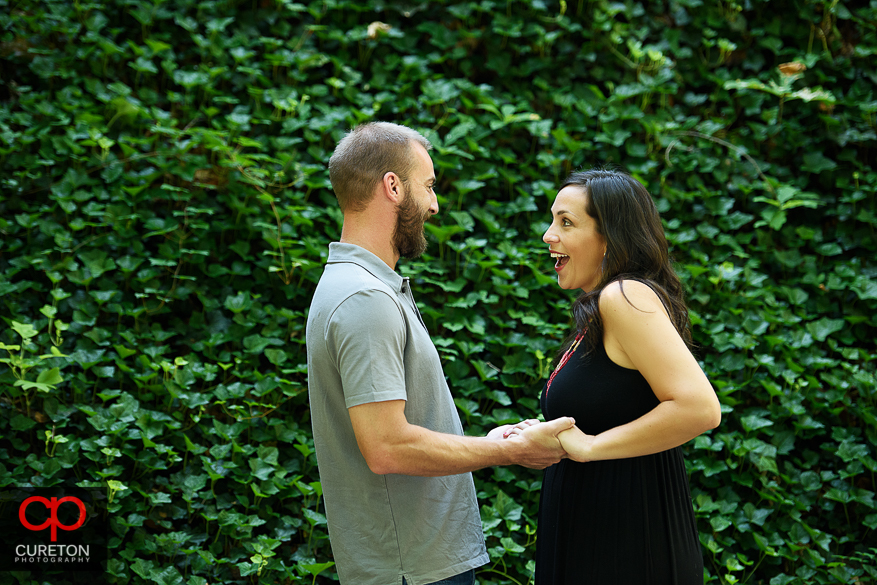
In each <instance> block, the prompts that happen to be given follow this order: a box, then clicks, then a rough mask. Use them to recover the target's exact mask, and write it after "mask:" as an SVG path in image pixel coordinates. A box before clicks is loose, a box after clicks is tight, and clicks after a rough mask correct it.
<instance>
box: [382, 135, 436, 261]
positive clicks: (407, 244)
mask: <svg viewBox="0 0 877 585" xmlns="http://www.w3.org/2000/svg"><path fill="white" fill-rule="evenodd" d="M412 150H413V151H414V155H415V158H416V164H415V167H414V171H413V172H412V173H411V176H410V177H409V178H408V181H406V182H405V183H404V184H403V189H404V191H405V194H404V197H403V198H402V202H401V203H399V204H398V205H397V206H396V210H397V215H396V231H395V232H394V234H393V245H395V246H396V250H398V252H399V255H400V256H402V257H403V258H417V257H418V256H420V255H421V254H423V252H424V251H425V250H426V236H425V235H424V233H423V225H424V224H425V223H426V221H427V220H428V219H429V218H430V216H431V215H433V214H435V213H438V200H437V199H436V195H435V191H434V190H433V187H434V185H435V171H434V170H433V166H432V159H431V158H430V157H429V153H427V152H426V149H425V148H423V147H422V146H421V145H419V144H417V143H415V144H414V145H413V146H412Z"/></svg>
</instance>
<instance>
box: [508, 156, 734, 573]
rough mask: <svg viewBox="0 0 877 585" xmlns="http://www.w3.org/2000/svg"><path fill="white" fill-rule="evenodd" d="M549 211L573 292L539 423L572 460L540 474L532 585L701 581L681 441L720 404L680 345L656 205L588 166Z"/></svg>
mask: <svg viewBox="0 0 877 585" xmlns="http://www.w3.org/2000/svg"><path fill="white" fill-rule="evenodd" d="M551 213H552V223H551V226H550V227H549V228H548V231H546V232H545V235H544V236H543V237H542V239H543V241H544V242H545V243H546V244H548V246H549V248H550V250H549V251H550V253H551V257H552V258H553V259H555V266H554V269H555V271H556V272H557V282H558V284H559V285H560V287H561V288H564V289H581V290H582V293H581V294H580V295H579V297H578V298H577V299H576V300H575V302H574V303H573V305H572V314H573V317H574V320H575V326H576V330H575V331H574V332H573V333H572V334H571V335H570V337H569V339H567V340H566V342H565V344H564V345H563V347H562V349H561V350H560V352H558V358H557V359H556V361H555V363H556V364H557V365H556V368H555V370H554V372H553V373H552V374H551V378H550V379H549V381H548V384H547V385H546V387H545V389H544V390H543V392H542V398H541V404H542V412H543V414H544V417H545V419H546V420H552V419H555V418H557V417H560V416H571V417H573V418H574V419H575V421H576V426H575V427H573V428H571V429H569V430H567V431H564V432H562V433H560V434H559V435H558V439H559V440H560V442H561V444H562V445H563V448H564V449H565V450H566V451H567V453H568V456H569V458H568V459H565V460H564V461H561V462H560V463H559V464H557V465H554V466H552V467H550V468H548V469H546V470H545V475H544V481H543V487H542V493H541V499H540V504H539V521H538V528H537V530H538V536H537V541H536V542H537V545H536V547H537V549H536V583H537V585H560V584H575V585H582V584H587V585H613V584H617V585H631V584H637V585H654V584H667V585H669V584H673V585H682V584H684V585H688V584H694V583H697V584H702V583H703V558H702V555H701V549H700V543H699V541H698V533H697V527H696V526H695V520H694V511H693V509H692V504H691V495H690V493H689V490H688V480H687V476H686V472H685V464H684V462H683V459H682V453H681V450H680V448H679V446H680V445H682V444H683V443H685V442H687V441H689V440H690V439H692V438H694V437H696V436H697V435H699V434H701V433H703V432H704V431H707V430H709V429H711V428H714V427H716V426H717V425H718V424H719V421H720V420H721V410H720V406H719V402H718V399H717V398H716V395H715V392H714V391H713V389H712V386H711V385H710V383H709V381H708V380H707V378H706V376H705V375H704V373H703V371H702V370H701V369H700V367H699V366H698V364H697V361H696V360H695V359H694V357H693V356H692V354H691V352H690V350H689V344H690V339H691V336H690V332H689V319H688V310H687V308H686V306H685V303H684V301H683V291H682V285H681V283H680V281H679V278H678V277H677V276H676V274H675V273H674V272H673V269H672V267H671V265H670V260H669V256H668V253H667V240H666V238H665V237H664V231H663V227H662V226H661V219H660V217H659V216H658V211H657V209H656V208H655V205H654V203H653V201H652V198H651V196H650V195H649V193H648V192H647V191H646V189H645V187H643V186H642V185H641V184H640V183H639V182H637V181H636V180H635V179H633V178H632V177H630V176H628V175H626V174H624V173H621V172H617V171H604V170H593V171H588V172H580V173H574V174H572V175H571V176H570V177H569V178H568V179H567V180H566V182H565V183H564V185H563V187H562V188H561V190H560V192H559V193H558V194H557V198H556V199H555V201H554V204H553V205H552V206H551ZM533 423H535V421H526V422H524V423H520V424H519V425H517V427H516V428H515V429H513V430H511V431H510V432H511V433H517V432H520V430H521V429H523V428H525V427H526V426H527V425H529V424H533Z"/></svg>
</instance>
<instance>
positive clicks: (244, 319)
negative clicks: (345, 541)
mask: <svg viewBox="0 0 877 585" xmlns="http://www.w3.org/2000/svg"><path fill="white" fill-rule="evenodd" d="M875 54H877V2H875V0H870V2H868V1H860V2H851V1H839V0H830V1H820V0H776V1H763V0H740V1H738V0H729V1H725V2H716V3H713V2H708V3H704V2H702V1H701V0H668V1H666V2H648V3H645V2H643V3H639V2H634V1H632V0H627V1H624V2H609V1H606V0H593V1H584V0H571V1H563V0H561V1H560V2H559V3H556V2H554V1H546V0H528V1H521V2H500V1H497V0H469V1H465V0H462V1H458V0H445V1H441V2H426V1H422V2H418V1H404V2H403V1H401V0H371V1H370V2H368V3H365V2H355V1H353V0H303V1H302V2H301V3H297V2H292V1H290V0H252V1H250V0H247V1H234V0H227V1H220V0H201V1H199V0H175V1H163V0H155V1H154V2H150V1H148V0H106V1H104V2H88V1H77V2H70V1H68V0H55V1H52V0H42V1H36V0H0V59H2V63H0V65H2V66H0V236H2V237H0V317H2V319H3V322H2V323H0V343H2V345H0V358H2V359H0V362H2V363H0V412H2V416H0V489H4V490H8V489H11V488H12V487H15V486H27V485H32V486H37V487H45V486H59V485H63V486H73V485H77V486H86V487H98V488H101V489H103V490H106V494H107V497H106V500H105V501H103V504H102V505H103V506H104V508H103V510H102V512H101V513H102V514H104V515H105V516H106V517H107V518H108V519H109V522H110V528H111V530H110V537H111V538H110V555H109V561H108V565H107V572H106V574H105V575H104V576H101V577H100V579H105V580H106V582H108V583H135V584H136V583H160V584H164V585H178V584H183V583H184V584H187V585H205V584H207V583H315V582H316V583H329V582H332V581H334V580H335V579H336V576H335V572H334V569H333V565H332V557H331V551H330V548H329V543H328V539H327V534H326V522H325V517H324V515H323V512H324V509H323V507H322V502H321V490H320V483H319V477H318V474H317V470H316V460H315V457H314V453H313V440H312V437H311V430H310V422H309V417H308V408H307V393H306V380H307V372H306V367H305V361H306V360H305V346H304V341H305V340H304V328H305V319H306V312H307V307H308V305H309V302H310V297H311V294H312V291H313V289H314V286H315V284H316V282H317V280H318V279H319V276H320V274H321V266H322V264H323V262H324V261H325V259H326V256H327V252H328V242H330V241H332V240H334V239H337V238H338V235H339V228H340V219H341V216H340V212H339V210H338V207H337V203H336V202H335V200H334V197H333V195H332V192H331V188H330V185H329V181H328V173H327V169H326V163H327V161H328V158H329V156H330V154H331V152H332V149H333V148H334V146H335V144H336V142H337V141H338V140H339V139H340V138H341V136H342V135H343V134H344V132H345V131H346V130H348V129H349V128H350V127H351V126H352V125H355V124H357V123H360V122H363V121H367V120H373V119H381V120H390V121H395V122H399V123H404V124H407V125H410V126H412V127H414V128H417V129H419V130H420V131H422V132H423V133H424V134H425V135H427V136H428V137H429V138H430V140H431V141H432V142H433V144H434V145H435V150H434V151H433V159H434V161H435V166H436V171H437V175H438V189H437V190H438V193H439V202H440V207H441V211H440V214H439V216H438V217H437V220H436V221H434V222H433V223H430V224H428V225H427V228H428V232H429V236H430V239H431V242H430V247H429V250H428V253H427V254H426V255H424V256H423V257H422V258H421V259H418V260H416V261H407V262H406V261H403V262H402V263H401V264H400V272H402V273H403V274H404V275H406V276H411V277H412V280H413V282H414V284H415V288H416V291H417V295H418V299H419V302H420V306H421V310H422V313H423V315H424V318H425V320H426V322H427V324H428V326H429V329H430V332H431V334H432V336H433V339H434V342H435V344H436V346H437V347H438V348H439V351H440V353H441V355H442V358H443V360H444V368H445V372H446V374H447V376H448V379H449V381H450V385H451V388H452V391H453V393H454V396H455V399H456V402H457V406H458V407H459V410H460V413H461V416H462V418H463V421H464V426H465V428H466V429H467V432H468V433H470V434H481V433H484V432H486V430H488V429H489V428H491V427H493V426H495V425H497V424H501V423H505V422H509V421H516V420H519V419H521V418H523V417H532V416H534V415H536V414H537V410H538V404H537V396H538V393H539V391H540V389H541V386H542V384H543V381H544V379H545V378H546V377H547V370H548V367H549V361H550V356H552V355H553V353H554V351H555V350H556V348H557V346H558V344H559V342H560V340H561V338H562V337H563V336H564V334H565V332H566V331H567V327H568V326H569V315H568V312H567V309H568V306H569V303H570V300H571V298H572V297H571V296H570V295H569V293H566V292H564V291H561V290H559V289H558V288H557V286H556V284H555V280H556V279H555V276H554V274H553V271H552V268H551V260H550V259H549V258H548V256H547V254H546V253H545V246H544V245H543V244H542V242H541V239H540V238H541V234H542V233H543V231H544V230H545V228H546V227H547V225H548V219H549V213H548V208H549V206H550V202H551V200H552V197H553V196H554V194H555V193H556V190H557V187H558V182H559V181H560V180H562V178H563V177H564V176H565V175H566V174H567V173H568V172H569V171H571V170H575V169H579V168H582V167H587V166H591V165H600V164H607V163H611V164H617V165H622V166H623V167H625V168H627V169H629V170H630V171H631V172H632V173H633V174H634V175H635V176H636V177H638V178H639V179H640V180H641V181H642V182H643V183H644V184H645V185H646V186H647V187H648V188H649V189H650V191H651V192H652V194H653V195H654V197H655V200H656V202H657V204H658V206H659V209H660V210H661V212H662V214H663V218H664V222H665V228H666V231H667V234H668V237H669V241H670V243H671V248H672V250H671V252H672V254H673V256H674V258H675V260H676V262H677V269H678V272H679V274H680V276H681V277H682V279H683V281H684V283H685V285H686V287H687V290H688V299H689V302H690V308H691V313H692V319H693V322H694V335H695V340H696V342H697V343H698V346H699V349H698V357H699V359H700V360H701V363H702V365H703V367H704V369H705V370H706V372H707V374H708V375H709V377H710V379H711V380H712V382H713V384H714V386H715V388H716V390H717V392H718V394H719V395H720V397H721V401H722V405H723V413H724V418H723V422H722V424H721V426H720V427H719V428H717V429H715V430H714V431H712V432H710V433H707V434H706V435H704V436H701V437H699V438H697V439H696V440H695V441H693V442H691V443H690V444H688V445H687V446H686V452H687V463H688V466H689V470H690V481H691V488H692V493H693V496H694V506H695V510H696V514H697V521H698V527H699V530H700V538H701V542H702V544H703V550H704V557H705V561H706V563H705V564H706V570H707V573H708V575H707V579H708V582H709V583H720V584H725V583H738V582H746V583H752V584H763V585H766V584H770V585H785V584H788V583H874V582H875V581H877V560H875V556H877V548H875V547H877V537H875V528H877V510H875V508H877V503H875V500H874V491H875V470H877V461H875V443H877V418H875V379H874V370H875V367H874V366H875V357H877V349H875V336H877V317H875V315H877V260H875V258H877V255H875V252H877V238H875V225H877V206H875V190H877V170H875V168H874V165H875V145H877V126H875V124H877V95H875V84H877V57H875ZM540 477H541V476H540V474H539V473H537V472H532V471H529V470H525V469H522V468H517V467H514V468H496V469H487V470H483V471H480V472H478V473H476V482H477V487H478V491H479V498H480V504H481V509H482V518H483V522H484V529H485V533H486V535H487V539H488V547H489V549H490V555H491V559H492V562H491V564H490V565H488V566H486V567H484V568H483V569H482V570H481V571H480V572H479V574H478V579H479V582H480V583H482V585H488V584H511V583H517V584H521V585H523V584H525V583H528V582H530V581H532V575H533V561H532V558H533V551H534V546H535V543H534V526H535V516H536V504H537V502H538V495H539V482H540ZM7 576H11V582H13V583H21V584H32V583H41V584H42V583H51V584H52V585H63V584H64V583H68V582H74V581H75V580H76V575H75V574H74V573H67V574H59V575H42V574H38V573H36V572H33V573H29V572H21V573H9V574H8V575H7ZM4 578H5V577H4ZM91 582H92V583H95V582H99V580H96V579H92V580H91ZM543 585H544V584H543Z"/></svg>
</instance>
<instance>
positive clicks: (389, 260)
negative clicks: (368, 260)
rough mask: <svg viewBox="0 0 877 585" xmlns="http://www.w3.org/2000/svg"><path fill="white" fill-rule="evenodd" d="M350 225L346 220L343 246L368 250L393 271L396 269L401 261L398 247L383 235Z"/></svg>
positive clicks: (343, 230) (342, 239)
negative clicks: (351, 245)
mask: <svg viewBox="0 0 877 585" xmlns="http://www.w3.org/2000/svg"><path fill="white" fill-rule="evenodd" d="M348 225H349V224H348V222H347V221H346V220H345V222H344V226H343V227H342V228H341V243H342V244H353V245H355V246H359V247H360V248H363V249H365V250H368V251H369V252H371V253H372V254H374V255H375V256H377V257H378V258H380V259H381V260H383V261H384V263H385V264H386V265H387V266H389V267H390V269H391V270H395V269H396V263H397V262H398V261H399V253H398V252H397V251H396V247H395V246H393V243H392V242H391V241H390V240H389V238H387V237H382V236H381V234H378V233H375V232H374V231H371V232H369V231H366V230H362V229H356V228H354V227H348Z"/></svg>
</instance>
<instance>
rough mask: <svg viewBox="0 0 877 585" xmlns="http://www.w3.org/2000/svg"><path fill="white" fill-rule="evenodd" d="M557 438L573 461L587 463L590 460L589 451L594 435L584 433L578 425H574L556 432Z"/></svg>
mask: <svg viewBox="0 0 877 585" xmlns="http://www.w3.org/2000/svg"><path fill="white" fill-rule="evenodd" d="M557 440H558V441H560V445H561V447H563V450H564V451H566V454H567V456H568V457H569V458H570V459H572V460H573V461H578V462H579V463H587V462H588V461H590V460H591V454H590V453H591V445H592V444H593V442H594V435H586V434H585V433H583V432H582V430H581V429H580V428H579V427H576V426H574V427H572V428H571V429H567V430H565V431H563V432H561V433H558V435H557Z"/></svg>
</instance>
